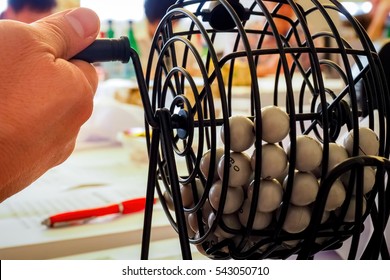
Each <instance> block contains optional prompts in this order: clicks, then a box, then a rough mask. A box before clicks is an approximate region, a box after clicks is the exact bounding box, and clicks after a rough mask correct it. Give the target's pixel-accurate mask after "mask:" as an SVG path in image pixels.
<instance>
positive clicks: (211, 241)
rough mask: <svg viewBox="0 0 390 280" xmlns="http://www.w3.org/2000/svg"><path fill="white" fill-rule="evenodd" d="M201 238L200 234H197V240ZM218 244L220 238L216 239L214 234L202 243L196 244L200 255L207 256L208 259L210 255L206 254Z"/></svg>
mask: <svg viewBox="0 0 390 280" xmlns="http://www.w3.org/2000/svg"><path fill="white" fill-rule="evenodd" d="M200 237H201V236H200V233H199V232H197V233H196V234H195V239H199V238H200ZM217 243H218V237H216V236H215V235H214V234H213V233H210V234H209V235H208V236H207V237H206V238H205V240H204V241H203V242H202V243H197V244H195V247H196V249H197V250H198V252H199V253H201V254H202V255H204V256H206V257H210V255H208V254H207V253H206V251H207V250H208V249H210V248H211V247H213V246H214V245H215V244H217Z"/></svg>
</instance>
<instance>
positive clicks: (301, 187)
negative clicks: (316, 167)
mask: <svg viewBox="0 0 390 280" xmlns="http://www.w3.org/2000/svg"><path fill="white" fill-rule="evenodd" d="M288 178H289V177H288V176H286V179H285V180H284V182H283V188H284V189H286V187H287V182H288ZM318 189H319V184H318V180H317V178H316V177H315V176H314V175H313V174H312V173H310V172H301V171H297V172H295V174H294V181H293V184H292V191H291V198H290V202H291V203H292V204H294V205H296V206H305V205H309V204H310V203H312V202H314V201H315V200H316V197H317V193H318Z"/></svg>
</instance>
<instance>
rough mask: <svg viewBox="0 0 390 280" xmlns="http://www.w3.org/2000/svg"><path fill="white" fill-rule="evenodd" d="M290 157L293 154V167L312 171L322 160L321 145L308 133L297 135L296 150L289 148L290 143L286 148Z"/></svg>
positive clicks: (290, 157)
mask: <svg viewBox="0 0 390 280" xmlns="http://www.w3.org/2000/svg"><path fill="white" fill-rule="evenodd" d="M287 155H288V157H289V159H290V163H291V159H292V157H293V156H294V155H295V168H296V169H298V170H299V171H306V172H307V171H312V170H314V169H316V168H317V167H318V166H320V164H321V162H322V146H321V144H320V142H318V140H317V139H314V138H313V137H311V136H308V135H299V136H298V137H297V139H296V150H295V151H292V150H291V144H290V145H289V146H288V148H287Z"/></svg>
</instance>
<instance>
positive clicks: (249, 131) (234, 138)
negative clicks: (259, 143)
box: [220, 115, 255, 152]
mask: <svg viewBox="0 0 390 280" xmlns="http://www.w3.org/2000/svg"><path fill="white" fill-rule="evenodd" d="M229 130H230V133H229V135H230V149H231V150H232V151H234V152H243V151H245V150H247V149H249V148H250V147H251V146H252V145H253V142H254V141H255V133H254V126H253V122H252V121H251V120H250V119H248V118H247V117H245V116H239V115H237V116H231V117H230V118H229ZM225 131H226V128H225V125H222V126H221V131H220V133H221V140H222V142H223V143H224V144H225V143H226V138H225V136H226V135H225Z"/></svg>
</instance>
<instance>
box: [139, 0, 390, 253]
mask: <svg viewBox="0 0 390 280" xmlns="http://www.w3.org/2000/svg"><path fill="white" fill-rule="evenodd" d="M337 19H342V20H343V21H344V22H346V23H348V24H349V27H350V30H351V31H349V32H352V33H349V34H352V35H353V36H348V37H349V38H348V39H346V38H343V37H342V35H341V34H340V32H341V30H342V28H341V29H340V27H338V26H336V24H335V21H336V20H337ZM319 22H323V23H324V24H322V26H320V28H319V27H318V26H319V24H318V23H319ZM178 23H185V24H186V28H181V29H180V28H178V27H177V26H178V25H177V24H178ZM282 24H283V25H284V26H287V28H282V27H281V26H282ZM314 26H315V27H314ZM221 46H222V47H221ZM132 59H133V62H134V65H135V68H136V71H137V72H138V75H137V79H138V82H139V85H140V89H141V97H142V101H143V105H144V107H145V119H146V122H145V123H146V131H147V136H146V137H147V146H148V153H149V159H150V163H149V171H148V184H147V194H146V197H147V204H146V210H145V220H144V231H143V239H142V251H141V258H142V259H147V258H148V254H149V245H150V235H151V231H152V227H151V225H152V213H153V201H154V197H155V195H156V192H157V194H158V196H159V200H160V202H161V204H162V207H163V209H164V211H165V212H166V215H167V218H168V219H169V221H170V223H171V224H172V227H173V228H174V229H175V230H176V231H177V233H178V239H179V242H180V247H181V254H182V257H183V259H191V258H192V250H194V249H195V248H196V249H197V250H199V252H201V253H202V254H204V255H206V256H208V257H209V258H211V259H230V258H232V259H266V258H267V259H268V258H271V259H272V258H273V259H286V258H294V257H295V256H296V258H297V259H314V258H315V255H316V254H317V253H319V252H321V251H325V250H337V249H338V248H340V247H342V246H344V247H342V248H345V246H348V248H347V252H348V254H347V255H348V256H347V257H348V258H349V259H357V258H360V259H380V258H382V259H389V252H388V246H387V244H386V238H385V236H384V230H385V228H386V224H387V221H388V218H389V202H390V190H389V187H388V172H389V170H390V164H389V161H388V158H389V143H390V141H389V131H390V129H389V122H387V121H386V117H387V114H388V111H389V108H390V107H389V106H390V103H389V91H388V88H387V85H386V82H385V80H386V77H385V75H384V71H383V68H382V66H381V62H380V59H379V55H378V52H377V51H376V50H375V48H374V45H373V44H372V42H371V41H370V39H369V38H368V36H367V34H366V33H365V32H364V30H363V28H362V27H361V25H360V24H359V23H358V21H357V20H356V19H355V18H354V17H353V16H351V15H350V14H349V13H348V11H347V10H346V9H345V8H344V7H343V6H342V5H341V4H340V3H339V2H337V1H334V0H324V1H318V0H303V1H293V0H263V1H260V0H255V1H253V0H250V1H248V0H246V1H243V0H240V1H239V0H214V1H200V0H178V1H177V2H176V3H175V4H174V5H172V6H171V7H170V8H169V9H168V11H167V13H166V15H165V16H164V18H163V19H162V20H161V21H160V24H159V26H158V29H157V30H156V33H155V36H154V38H153V43H152V48H151V51H150V56H149V61H148V67H147V69H146V74H145V76H144V74H142V73H141V70H142V69H141V65H140V62H139V59H138V57H137V55H136V53H135V52H132ZM269 59H274V61H276V62H275V64H274V66H273V67H271V70H272V71H271V72H270V73H268V76H267V77H266V78H261V77H259V71H260V72H261V71H262V70H264V69H265V68H266V65H267V61H269ZM243 81H245V82H243ZM266 81H267V82H266ZM335 81H337V82H336V84H337V85H335ZM270 85H271V88H270ZM240 101H244V103H243V102H240ZM240 104H241V105H240ZM242 104H245V105H244V106H243V105H242ZM226 159H227V160H226ZM368 229H369V230H368ZM367 230H368V231H369V234H368V236H366V237H365V238H362V237H361V236H362V232H365V231H367ZM387 242H388V240H387ZM192 246H195V248H193V247H192Z"/></svg>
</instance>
